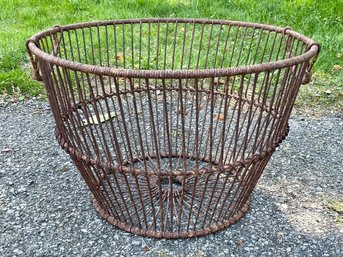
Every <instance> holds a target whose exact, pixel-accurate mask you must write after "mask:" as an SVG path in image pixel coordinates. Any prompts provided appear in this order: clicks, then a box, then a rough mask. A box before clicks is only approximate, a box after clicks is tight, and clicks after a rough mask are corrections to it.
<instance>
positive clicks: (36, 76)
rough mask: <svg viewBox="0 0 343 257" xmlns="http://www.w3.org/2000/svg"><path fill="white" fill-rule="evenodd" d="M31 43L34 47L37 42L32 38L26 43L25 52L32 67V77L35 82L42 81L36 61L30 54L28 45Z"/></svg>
mask: <svg viewBox="0 0 343 257" xmlns="http://www.w3.org/2000/svg"><path fill="white" fill-rule="evenodd" d="M31 42H32V43H34V44H35V45H37V42H36V41H35V40H34V39H32V38H31V39H29V40H27V41H26V51H27V55H28V56H29V59H30V62H31V65H32V77H33V79H35V80H38V81H43V77H42V75H41V73H40V71H39V65H38V59H37V57H36V56H35V55H34V54H32V52H31V51H30V48H29V44H30V43H31Z"/></svg>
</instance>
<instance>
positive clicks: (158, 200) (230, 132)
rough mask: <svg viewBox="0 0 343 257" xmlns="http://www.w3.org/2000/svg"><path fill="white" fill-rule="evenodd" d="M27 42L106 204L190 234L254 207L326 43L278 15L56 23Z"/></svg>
mask: <svg viewBox="0 0 343 257" xmlns="http://www.w3.org/2000/svg"><path fill="white" fill-rule="evenodd" d="M27 49H28V54H29V57H30V60H31V62H32V66H33V75H34V78H36V79H38V80H40V79H41V80H43V81H44V84H45V86H46V90H47V94H48V98H49V102H50V105H51V108H52V112H53V114H54V118H55V121H56V131H55V133H56V138H57V141H58V143H59V144H60V145H61V147H62V148H63V149H64V150H65V151H66V152H67V153H69V155H70V157H71V159H72V160H73V162H74V163H75V165H76V167H77V168H78V170H79V171H80V174H81V175H82V177H83V179H84V181H85V182H86V184H87V186H88V187H89V189H90V191H91V192H92V194H93V204H94V206H95V208H96V210H97V211H98V213H99V214H100V215H101V216H102V217H103V218H104V219H106V220H107V221H108V222H109V223H111V224H113V225H115V226H116V227H118V228H120V229H123V230H125V231H128V232H132V233H135V234H139V235H142V236H148V237H155V238H188V237H194V236H202V235H206V234H209V233H213V232H216V231H218V230H221V229H224V228H225V227H228V226H230V225H231V224H234V223H235V222H237V221H238V220H239V219H240V218H241V217H242V216H243V215H244V214H245V213H246V211H247V210H248V208H249V204H250V198H251V194H252V191H253V189H254V188H255V186H256V183H257V181H258V179H259V178H260V176H261V175H262V172H263V170H264V168H265V166H266V165H267V163H268V161H269V159H270V157H271V155H272V153H273V152H274V151H275V149H276V147H277V146H278V145H279V144H280V143H281V141H282V140H283V139H284V138H285V137H286V136H287V134H288V119H289V116H290V114H291V111H292V108H293V105H294V102H295V99H296V96H297V93H298V90H299V87H300V85H301V84H305V83H308V82H309V81H310V78H311V69H312V66H313V64H314V62H315V60H316V58H317V56H318V53H319V49H320V47H319V45H318V44H317V43H314V42H313V41H312V40H311V39H309V38H307V37H305V36H303V35H300V34H298V33H296V32H294V31H292V30H291V29H289V28H279V27H274V26H270V25H263V24H254V23H246V22H234V21H222V20H203V19H133V20H114V21H104V22H91V23H80V24H73V25H66V26H55V27H54V28H52V29H49V30H46V31H43V32H41V33H38V34H36V35H35V36H33V37H32V38H31V39H29V40H28V41H27Z"/></svg>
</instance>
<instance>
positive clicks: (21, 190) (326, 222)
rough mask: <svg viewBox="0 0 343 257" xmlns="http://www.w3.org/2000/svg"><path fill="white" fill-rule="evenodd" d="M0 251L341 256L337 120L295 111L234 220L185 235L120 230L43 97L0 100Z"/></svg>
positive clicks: (341, 130) (341, 131)
mask: <svg viewBox="0 0 343 257" xmlns="http://www.w3.org/2000/svg"><path fill="white" fill-rule="evenodd" d="M0 120H1V125H0V242H1V244H0V256H104V257H105V256H144V255H145V256H330V257H331V256H343V224H342V223H336V217H337V216H338V215H339V214H338V213H336V212H335V211H333V210H330V209H329V208H328V207H327V203H328V202H329V201H330V200H340V201H343V195H342V193H340V192H343V180H342V176H343V172H342V171H343V165H342V160H343V140H342V135H343V120H342V118H341V117H339V115H337V116H336V117H335V116H328V117H305V116H295V117H293V118H292V119H291V120H290V127H291V132H290V134H289V136H288V138H287V139H286V140H285V141H284V142H283V143H282V145H281V147H279V149H278V150H277V151H276V152H275V154H274V155H273V157H272V160H271V161H270V163H269V165H268V166H267V168H266V170H265V173H264V176H263V177H262V179H261V181H260V182H259V185H258V187H257V188H256V190H255V193H254V197H253V202H252V207H251V210H250V211H249V212H248V214H247V215H246V216H245V217H244V218H243V219H242V220H241V221H240V222H238V223H237V224H236V225H233V226H232V227H230V228H228V229H226V230H224V231H222V232H218V233H216V234H213V235H209V236H206V237H202V238H194V239H188V240H154V239H148V238H143V237H139V236H135V235H131V234H129V233H125V232H122V231H120V230H118V229H116V228H115V227H113V226H112V225H109V224H108V223H106V222H105V221H104V220H102V219H101V218H100V217H99V216H98V215H97V214H96V212H95V210H94V208H93V206H92V204H91V202H90V193H89V192H88V190H87V188H86V186H85V184H84V183H83V181H82V180H81V178H80V176H79V174H78V173H77V171H76V169H75V168H74V166H73V165H72V163H71V162H70V159H69V157H68V156H67V155H66V154H65V153H64V152H63V151H62V150H60V149H59V147H58V145H57V143H56V142H55V139H54V133H53V129H54V124H53V119H52V114H51V111H50V109H49V107H48V104H47V103H45V102H41V101H35V100H28V101H25V102H21V103H11V104H9V103H2V104H1V105H0Z"/></svg>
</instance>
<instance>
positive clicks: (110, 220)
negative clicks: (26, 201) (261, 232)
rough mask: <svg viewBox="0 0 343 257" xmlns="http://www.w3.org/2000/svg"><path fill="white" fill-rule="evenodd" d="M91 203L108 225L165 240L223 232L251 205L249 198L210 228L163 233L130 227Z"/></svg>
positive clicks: (97, 204) (95, 201) (94, 202)
mask: <svg viewBox="0 0 343 257" xmlns="http://www.w3.org/2000/svg"><path fill="white" fill-rule="evenodd" d="M92 203H93V205H94V207H95V209H96V211H97V212H98V213H99V214H100V216H101V217H102V218H103V219H105V220H106V221H107V222H108V223H110V224H112V225H114V226H115V227H117V228H119V229H122V230H124V231H127V232H130V233H133V234H137V235H140V236H146V237H153V238H166V239H181V238H191V237H199V236H205V235H208V234H211V233H215V232H217V231H220V230H223V229H225V228H227V227H229V226H231V225H233V224H235V223H236V222H238V221H239V220H240V219H241V218H242V217H243V216H244V215H245V213H246V212H247V211H248V210H249V206H250V203H251V199H250V197H249V198H248V200H247V201H246V202H245V203H244V204H243V205H242V208H241V209H240V210H239V211H237V213H236V214H235V215H234V216H233V217H231V218H230V219H228V220H226V221H223V222H217V223H213V224H212V225H211V226H209V227H206V228H203V229H201V230H191V231H180V232H163V231H154V230H146V229H141V228H139V227H135V226H130V225H129V224H127V223H125V222H122V221H120V220H118V219H116V218H115V217H113V216H111V215H109V214H108V213H107V212H106V211H105V210H104V209H103V208H102V207H101V206H100V204H99V203H98V202H97V200H96V199H95V197H94V196H93V197H92Z"/></svg>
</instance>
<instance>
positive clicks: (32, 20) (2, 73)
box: [0, 0, 343, 111]
mask: <svg viewBox="0 0 343 257" xmlns="http://www.w3.org/2000/svg"><path fill="white" fill-rule="evenodd" d="M0 10H1V11H0V39H1V40H0V94H1V93H3V92H6V93H9V94H14V93H16V92H21V94H23V95H25V96H35V95H39V94H41V93H42V92H43V86H42V85H41V84H40V83H38V82H36V81H33V80H31V79H30V76H31V73H30V70H29V68H28V67H29V65H28V60H27V57H26V52H25V40H26V39H27V38H29V37H30V36H31V35H33V34H35V33H37V32H39V31H41V30H43V29H46V28H49V27H52V26H54V25H56V24H69V23H76V22H86V21H94V20H106V19H117V18H132V17H198V18H200V17H201V18H215V19H231V20H243V21H252V22H260V23H269V24H274V25H278V26H290V27H291V28H292V29H294V30H296V31H298V32H300V33H303V34H305V35H307V36H309V37H311V38H313V39H314V40H315V41H317V42H319V43H321V45H322V52H321V54H320V57H319V59H318V61H317V63H316V65H315V67H314V71H315V74H314V79H313V82H312V83H310V84H309V85H307V86H304V87H303V89H302V90H301V94H300V97H299V99H298V102H297V105H298V106H300V107H306V106H308V107H311V108H312V107H318V106H319V107H323V108H324V109H326V110H339V111H343V103H342V102H343V69H340V67H341V66H343V52H342V51H343V50H342V49H343V17H342V11H341V10H343V1H342V0H328V1H318V0H293V1H278V0H260V1H251V0H221V1H219V0H217V1H195V0H189V1H187V0H178V1H177V0H164V1H157V0H150V1H144V0H138V1H133V0H123V1H109V0H97V1H96V0H69V1H62V0H51V1H46V0H11V1H8V0H0ZM335 65H336V66H335Z"/></svg>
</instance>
